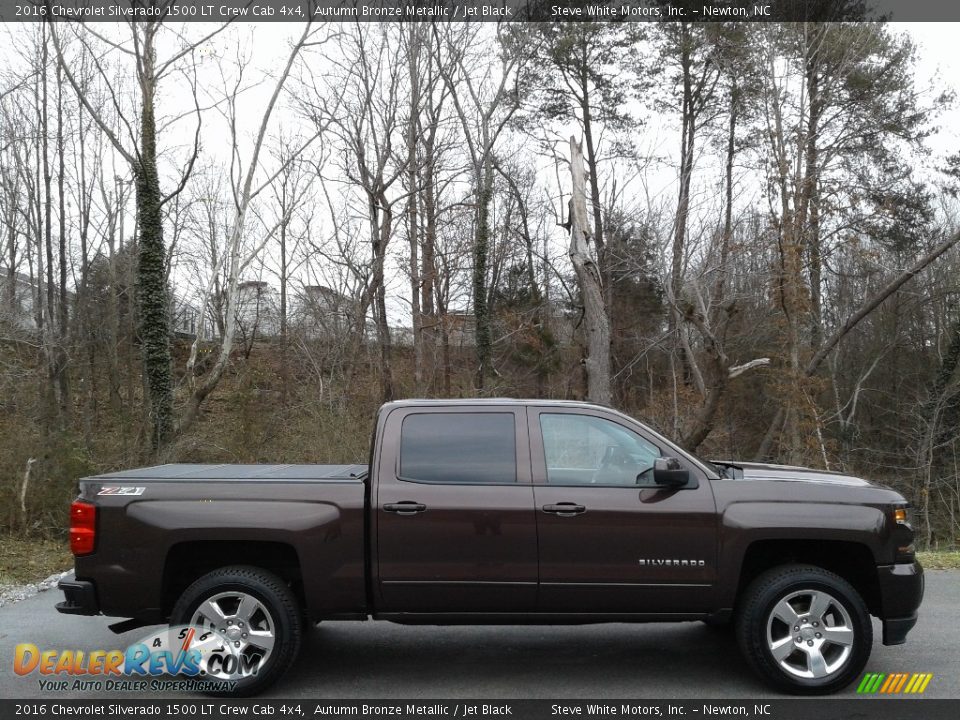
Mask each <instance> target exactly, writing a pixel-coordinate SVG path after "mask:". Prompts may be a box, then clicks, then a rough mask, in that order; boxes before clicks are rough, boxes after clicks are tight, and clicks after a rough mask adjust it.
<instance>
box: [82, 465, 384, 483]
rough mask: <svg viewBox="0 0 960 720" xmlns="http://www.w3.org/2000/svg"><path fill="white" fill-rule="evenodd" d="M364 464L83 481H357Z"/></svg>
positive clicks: (176, 470)
mask: <svg viewBox="0 0 960 720" xmlns="http://www.w3.org/2000/svg"><path fill="white" fill-rule="evenodd" d="M366 474H367V466H366V465H228V464H223V465H195V464H167V465H154V466H152V467H143V468H134V469H132V470H121V471H119V472H113V473H106V474H104V475H94V476H91V477H88V478H84V480H85V481H88V482H89V481H102V480H106V481H111V480H153V481H156V480H160V481H162V480H173V481H176V480H227V481H232V482H239V481H243V480H253V481H258V482H263V481H269V480H281V481H283V482H324V481H326V482H349V481H351V480H354V481H357V482H360V481H362V480H363V478H364V477H366Z"/></svg>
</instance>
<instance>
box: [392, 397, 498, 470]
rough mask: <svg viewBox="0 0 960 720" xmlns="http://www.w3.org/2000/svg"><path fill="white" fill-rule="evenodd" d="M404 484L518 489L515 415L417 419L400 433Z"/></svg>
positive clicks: (408, 420)
mask: <svg viewBox="0 0 960 720" xmlns="http://www.w3.org/2000/svg"><path fill="white" fill-rule="evenodd" d="M399 474H400V479H401V480H410V481H414V482H429V483H466V484H478V483H491V484H500V483H514V482H516V481H517V435H516V425H515V422H514V416H513V413H416V414H412V415H407V416H406V417H405V418H404V419H403V427H402V428H401V430H400V473H399Z"/></svg>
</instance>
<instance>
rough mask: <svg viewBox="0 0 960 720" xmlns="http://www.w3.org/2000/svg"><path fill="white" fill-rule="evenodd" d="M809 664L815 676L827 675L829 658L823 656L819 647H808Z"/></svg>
mask: <svg viewBox="0 0 960 720" xmlns="http://www.w3.org/2000/svg"><path fill="white" fill-rule="evenodd" d="M807 666H808V667H809V668H810V672H811V673H813V676H814V677H815V678H822V677H826V676H827V674H828V672H827V659H826V658H825V657H823V653H822V652H820V648H819V647H812V648H807Z"/></svg>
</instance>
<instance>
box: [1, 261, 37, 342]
mask: <svg viewBox="0 0 960 720" xmlns="http://www.w3.org/2000/svg"><path fill="white" fill-rule="evenodd" d="M11 287H12V288H13V292H12V295H11V291H10V288H11ZM42 287H43V286H42V285H41V288H42ZM36 294H37V287H36V286H35V284H34V283H33V281H32V280H31V279H30V277H29V276H27V275H24V274H23V273H20V272H13V273H11V272H10V271H9V270H8V269H7V268H6V267H3V266H0V323H2V324H4V325H6V326H7V327H14V328H17V329H19V330H23V331H26V332H31V331H34V330H36V329H37V316H36V313H35V312H34V305H33V300H34V297H35V296H36ZM11 301H12V302H11Z"/></svg>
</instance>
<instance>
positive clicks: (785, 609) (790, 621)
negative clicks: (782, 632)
mask: <svg viewBox="0 0 960 720" xmlns="http://www.w3.org/2000/svg"><path fill="white" fill-rule="evenodd" d="M773 614H774V616H776V617H778V618H780V619H781V620H783V622H785V623H786V624H787V625H789V626H790V627H791V629H792V628H793V626H794V625H796V624H797V621H798V620H799V619H800V617H799V616H798V615H797V611H796V610H794V609H793V606H792V605H791V604H790V603H788V602H787V601H786V600H781V601H780V602H779V603H777V605H776V607H774V608H773Z"/></svg>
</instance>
